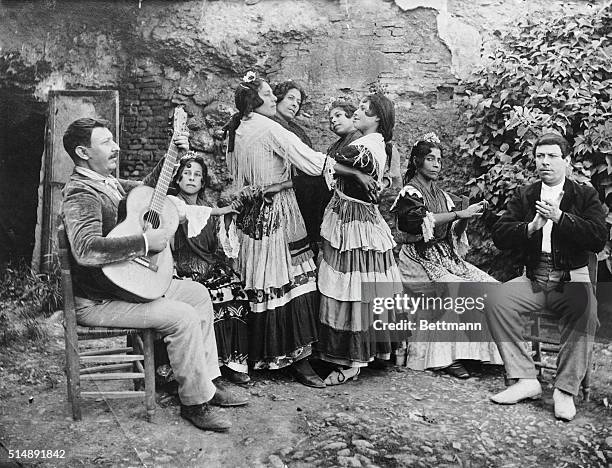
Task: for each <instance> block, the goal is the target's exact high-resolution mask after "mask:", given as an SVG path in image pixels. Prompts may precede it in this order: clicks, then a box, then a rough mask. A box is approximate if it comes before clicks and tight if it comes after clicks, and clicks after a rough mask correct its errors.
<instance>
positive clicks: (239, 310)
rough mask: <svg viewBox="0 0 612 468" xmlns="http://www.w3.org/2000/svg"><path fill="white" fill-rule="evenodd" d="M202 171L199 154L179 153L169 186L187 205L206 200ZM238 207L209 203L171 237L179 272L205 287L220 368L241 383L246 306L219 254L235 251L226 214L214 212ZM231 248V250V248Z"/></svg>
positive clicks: (244, 375)
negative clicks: (205, 214)
mask: <svg viewBox="0 0 612 468" xmlns="http://www.w3.org/2000/svg"><path fill="white" fill-rule="evenodd" d="M207 175H208V170H207V167H206V165H205V164H204V161H203V159H202V158H201V157H199V156H196V155H195V154H194V153H188V154H187V155H186V156H184V157H183V158H181V161H180V165H179V168H178V170H177V172H176V175H175V176H174V179H173V182H172V188H173V189H174V191H175V192H176V196H177V197H178V198H179V199H181V200H183V201H184V202H185V203H186V205H187V209H188V207H189V205H198V206H206V205H207V203H206V202H205V198H204V190H205V181H206V179H207ZM237 208H238V205H237V204H236V203H234V204H232V205H230V206H226V207H223V208H210V215H209V216H210V217H209V218H208V219H206V220H205V223H204V224H203V225H197V226H196V225H193V221H191V223H192V225H190V221H186V222H184V223H182V224H181V225H180V226H179V228H178V229H177V231H176V234H175V237H174V249H173V255H174V260H175V266H176V270H177V273H178V275H179V276H181V277H189V278H192V279H193V280H194V281H198V282H200V283H202V284H203V285H204V286H206V287H207V288H208V291H209V292H210V297H211V299H212V302H213V308H214V316H215V323H214V328H215V337H216V339H217V351H218V354H219V366H220V367H221V374H222V375H223V376H224V377H226V378H227V379H228V380H230V381H231V382H233V383H246V382H248V381H249V380H250V378H249V375H248V373H247V372H248V367H247V358H248V335H247V333H248V331H247V315H248V313H249V310H250V307H249V302H248V298H247V295H246V293H245V291H244V289H243V286H242V283H241V282H240V278H239V277H238V275H237V274H236V272H234V270H233V269H232V268H231V267H230V266H229V260H228V258H227V257H226V255H225V254H224V251H225V252H226V253H228V254H229V255H235V254H237V246H235V245H234V246H232V245H231V242H230V240H229V239H228V237H227V232H228V231H227V228H228V227H229V221H230V217H229V216H226V217H225V220H223V221H225V222H220V221H222V220H221V218H219V216H223V215H230V214H232V213H236V212H237ZM188 219H189V217H188ZM192 220H193V218H192ZM220 244H223V245H221V246H220ZM220 247H223V249H220ZM232 248H233V249H235V250H236V252H234V253H231V250H232Z"/></svg>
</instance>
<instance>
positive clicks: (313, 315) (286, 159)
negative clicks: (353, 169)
mask: <svg viewBox="0 0 612 468" xmlns="http://www.w3.org/2000/svg"><path fill="white" fill-rule="evenodd" d="M228 163H229V167H230V171H231V173H232V175H233V177H234V181H235V183H236V184H237V188H238V189H242V191H243V192H245V190H244V188H248V189H249V191H252V192H255V197H254V199H253V200H252V201H247V202H246V203H245V206H244V208H243V209H242V211H241V213H240V215H239V216H238V219H237V226H238V237H239V240H240V253H239V256H238V271H239V273H240V276H241V278H242V280H243V281H244V283H245V287H246V290H247V293H248V294H249V297H250V298H251V314H250V319H249V360H250V361H251V362H252V364H253V367H254V368H255V369H262V368H269V369H278V368H281V367H285V366H288V365H290V364H292V363H293V362H295V361H297V360H299V359H303V358H305V357H307V356H309V355H310V354H311V352H312V343H313V342H315V341H317V339H318V333H317V329H318V312H319V294H318V292H317V284H316V267H315V263H314V260H313V253H312V251H311V250H310V246H309V242H308V237H307V235H306V228H305V226H304V220H303V219H302V216H301V215H300V211H299V208H298V205H297V201H296V198H295V193H294V191H293V190H292V189H289V190H282V191H280V192H278V193H277V194H275V195H274V197H273V199H272V203H266V202H265V201H264V199H263V196H262V194H261V189H262V188H264V187H265V186H267V185H270V184H276V183H282V182H285V181H287V180H289V179H290V177H291V172H292V166H295V167H296V168H298V169H300V170H301V171H303V172H304V173H306V174H309V175H320V174H324V176H326V180H328V182H329V183H331V177H332V174H333V166H334V164H335V161H334V160H332V159H330V158H327V157H326V156H325V155H324V154H322V153H318V152H316V151H314V150H312V149H310V148H309V147H308V146H306V145H305V144H304V143H303V142H302V141H300V139H299V138H298V137H297V136H296V135H294V134H293V133H291V132H289V131H287V130H286V129H284V128H283V127H282V126H281V125H279V124H278V123H277V122H274V121H273V120H271V119H269V118H267V117H265V116H262V115H260V114H257V113H251V114H250V116H249V117H248V118H245V119H243V121H242V122H241V124H240V126H239V127H238V129H237V131H236V140H235V147H234V152H233V153H230V154H228Z"/></svg>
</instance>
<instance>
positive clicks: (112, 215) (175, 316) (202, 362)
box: [62, 118, 248, 432]
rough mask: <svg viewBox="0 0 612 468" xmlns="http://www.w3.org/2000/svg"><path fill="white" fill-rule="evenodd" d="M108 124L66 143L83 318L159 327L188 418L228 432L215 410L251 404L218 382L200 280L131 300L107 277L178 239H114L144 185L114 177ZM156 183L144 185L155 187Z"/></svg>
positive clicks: (72, 135)
mask: <svg viewBox="0 0 612 468" xmlns="http://www.w3.org/2000/svg"><path fill="white" fill-rule="evenodd" d="M108 126H109V124H108V122H106V121H104V120H97V119H91V118H82V119H78V120H75V121H74V122H72V123H71V124H70V125H69V126H68V129H67V130H66V132H65V134H64V139H63V142H64V148H65V150H66V152H67V153H68V154H69V155H70V157H71V158H72V160H73V161H74V164H75V169H74V172H73V173H72V175H71V177H70V180H69V181H68V183H67V184H66V186H65V187H64V190H63V195H64V200H63V205H62V217H63V221H64V224H65V227H66V232H67V234H68V239H69V241H70V247H71V256H72V273H73V282H74V291H75V296H76V297H75V300H76V306H77V320H78V322H79V324H81V325H87V326H107V327H108V326H110V327H128V328H153V329H155V330H156V331H158V332H159V333H161V334H162V335H164V340H165V342H166V344H167V349H168V355H169V358H170V364H171V366H172V369H173V371H174V374H175V377H176V380H177V381H178V383H179V397H180V400H181V416H182V417H183V418H185V419H187V420H188V421H190V422H191V423H193V424H194V425H195V426H196V427H198V428H200V429H203V430H211V431H218V432H225V431H227V430H229V428H230V427H231V423H230V421H229V420H228V419H227V418H226V417H225V416H223V415H222V414H221V413H218V412H215V411H212V409H211V407H210V405H216V406H241V405H245V404H247V403H248V401H247V400H245V399H241V398H238V397H236V396H234V395H232V394H230V393H228V392H226V391H224V390H221V389H218V388H216V387H215V385H214V383H213V382H212V381H213V379H215V378H217V377H219V376H220V372H219V366H218V357H217V346H216V342H215V334H214V330H213V308H212V302H211V299H210V296H209V294H208V290H207V289H206V288H205V287H204V286H202V285H201V284H199V283H196V282H191V281H181V280H172V281H171V283H170V287H169V288H168V289H167V291H166V292H165V294H164V296H163V297H160V298H159V299H155V300H153V301H151V302H144V303H143V302H129V301H126V300H124V299H121V298H122V297H125V296H123V295H122V291H121V290H120V288H118V287H117V286H116V285H115V284H113V283H112V282H111V281H109V280H108V279H107V278H106V276H105V275H104V274H103V273H102V267H104V266H106V265H109V264H114V263H117V262H125V261H129V260H132V259H134V258H138V257H146V256H147V254H149V253H154V252H161V251H163V250H164V249H165V248H166V245H167V243H168V239H169V238H171V236H173V235H174V232H167V231H166V230H164V229H150V230H147V231H146V232H142V231H141V232H134V233H133V234H130V235H124V236H118V237H117V236H115V237H107V234H108V233H109V232H110V231H111V230H112V229H113V228H114V227H115V226H116V225H117V214H118V207H119V202H120V201H121V200H122V199H123V198H124V196H125V195H126V194H127V193H128V192H130V190H132V189H133V188H135V187H137V186H140V185H141V183H139V182H134V181H128V180H121V179H115V178H114V177H113V176H112V175H111V174H112V173H113V172H115V170H116V168H117V164H118V156H119V146H118V145H117V143H115V141H114V139H113V134H112V133H111V131H110V130H109V128H108ZM173 144H174V145H175V146H176V147H177V148H178V149H181V150H188V149H189V141H188V136H187V135H185V134H175V136H174V138H173ZM150 179H151V177H148V178H145V180H144V181H143V183H144V184H146V185H152V180H150ZM162 293H163V292H162Z"/></svg>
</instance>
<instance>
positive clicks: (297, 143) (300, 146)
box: [269, 125, 336, 186]
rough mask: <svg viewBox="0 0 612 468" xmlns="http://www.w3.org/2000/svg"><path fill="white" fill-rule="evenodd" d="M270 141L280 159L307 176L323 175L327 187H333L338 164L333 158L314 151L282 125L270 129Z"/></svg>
mask: <svg viewBox="0 0 612 468" xmlns="http://www.w3.org/2000/svg"><path fill="white" fill-rule="evenodd" d="M269 141H270V144H271V146H272V150H273V151H274V152H275V153H276V154H278V155H279V156H280V157H282V158H284V159H286V160H287V161H289V162H290V163H291V164H293V165H294V166H295V167H297V168H298V169H300V170H301V171H302V172H304V173H305V174H308V175H311V176H318V175H323V176H324V177H325V180H326V182H327V185H328V186H331V185H330V184H331V179H332V178H333V174H334V172H335V171H334V166H335V164H336V161H335V160H334V159H333V158H329V157H327V156H326V155H325V154H323V153H320V152H318V151H315V150H313V149H312V148H310V147H309V146H308V145H306V144H305V143H304V142H302V140H300V139H299V138H298V137H297V136H296V135H295V134H293V133H291V132H290V131H289V130H286V129H284V128H283V127H282V126H281V125H275V126H273V127H270V139H269Z"/></svg>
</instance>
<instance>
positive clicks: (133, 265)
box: [102, 107, 187, 302]
mask: <svg viewBox="0 0 612 468" xmlns="http://www.w3.org/2000/svg"><path fill="white" fill-rule="evenodd" d="M186 128H187V114H186V113H185V111H184V110H183V109H182V108H181V107H177V108H176V109H175V110H174V131H175V132H179V131H180V132H184V131H185V130H186ZM178 156H179V149H178V148H177V147H176V145H175V144H174V143H170V147H169V148H168V153H167V155H166V160H165V161H164V165H163V167H162V170H161V173H160V175H159V179H158V181H157V184H156V186H155V188H154V189H153V188H152V187H148V186H145V185H143V186H140V187H136V188H134V189H132V190H131V191H130V193H129V194H128V196H127V199H126V202H125V203H126V217H125V219H124V220H123V221H122V222H121V223H119V224H118V225H117V226H115V228H114V229H113V230H112V231H111V232H109V233H108V237H122V236H129V235H134V234H137V233H142V232H147V231H149V230H152V229H163V230H165V231H167V232H168V233H170V234H174V232H175V231H176V229H177V227H178V224H179V216H178V212H177V210H176V207H175V206H174V203H172V202H171V201H170V200H169V199H168V198H166V194H167V192H168V186H169V185H170V181H171V180H172V175H173V171H174V166H175V163H176V161H177V159H178ZM173 268H174V261H173V258H172V252H171V251H170V246H169V245H167V246H166V248H165V249H164V250H163V251H161V252H158V253H152V254H149V255H145V256H141V257H136V258H133V259H131V260H129V261H126V262H120V263H113V264H110V265H106V266H104V267H102V272H103V273H104V275H105V276H106V277H107V278H108V279H109V280H110V281H111V282H112V283H114V284H115V285H116V286H118V287H119V288H121V289H122V290H123V291H124V292H125V293H126V294H125V295H124V298H125V299H128V300H131V301H139V302H148V301H153V300H155V299H157V298H159V297H161V296H162V295H163V294H164V293H165V292H166V291H167V290H168V288H169V287H170V281H171V280H172V272H173Z"/></svg>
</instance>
